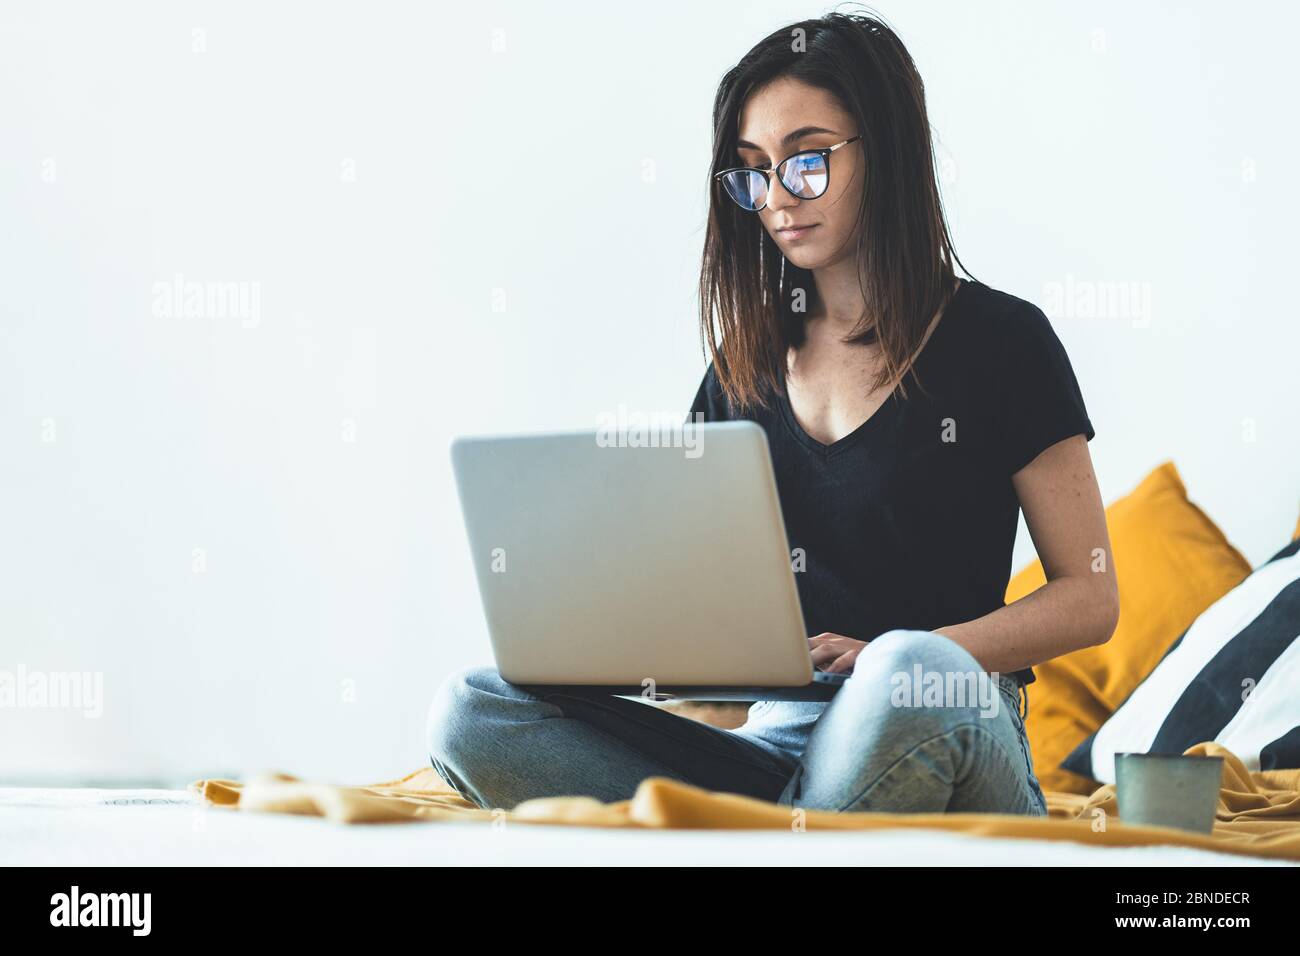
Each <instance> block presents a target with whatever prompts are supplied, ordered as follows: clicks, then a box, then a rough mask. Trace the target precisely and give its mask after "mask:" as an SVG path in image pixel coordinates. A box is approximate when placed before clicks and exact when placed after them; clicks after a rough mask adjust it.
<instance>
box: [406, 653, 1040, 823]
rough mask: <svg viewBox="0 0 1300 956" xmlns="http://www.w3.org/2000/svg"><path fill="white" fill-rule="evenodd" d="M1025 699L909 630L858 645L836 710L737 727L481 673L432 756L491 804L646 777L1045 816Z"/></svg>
mask: <svg viewBox="0 0 1300 956" xmlns="http://www.w3.org/2000/svg"><path fill="white" fill-rule="evenodd" d="M1020 691H1021V685H1020V682H1019V681H1018V680H1017V679H1015V678H1013V677H1010V676H1003V675H999V676H998V677H997V679H996V680H995V679H994V677H993V675H990V674H988V673H986V672H985V671H983V670H982V669H981V668H980V666H979V664H978V663H977V662H976V660H975V658H974V657H972V656H971V655H970V653H969V652H968V651H966V650H965V648H963V647H961V646H960V645H958V644H957V643H955V642H954V641H952V640H949V639H948V638H947V637H944V636H943V635H941V634H934V633H932V632H929V631H908V630H897V631H889V632H887V633H885V634H882V635H881V636H880V637H877V638H876V639H875V640H873V641H871V642H870V643H869V644H868V645H867V646H866V647H865V648H863V650H862V652H861V653H860V654H859V655H858V658H857V662H856V664H855V666H854V670H853V675H852V676H851V677H850V678H849V679H848V680H847V681H846V682H845V683H844V685H843V687H841V688H840V690H839V692H838V693H837V694H836V695H835V697H834V698H833V699H832V700H830V701H819V702H805V701H800V702H793V701H759V702H757V703H755V704H754V705H753V706H752V707H750V709H749V714H748V719H747V721H746V722H745V724H744V726H742V727H739V728H736V729H735V730H723V729H721V728H718V727H712V726H709V725H707V724H703V723H700V722H698V721H694V720H691V719H689V718H686V717H681V716H678V715H676V714H673V713H671V712H669V711H666V710H663V709H661V708H658V707H655V706H652V705H650V704H648V703H646V702H644V701H641V700H634V699H629V698H624V697H613V696H610V695H608V694H606V695H595V694H581V693H576V694H575V693H571V692H567V691H566V692H559V691H556V692H548V691H547V690H546V689H544V688H529V689H525V688H522V687H517V686H515V685H513V684H510V683H507V682H506V681H504V680H502V679H501V677H500V675H499V674H498V673H497V671H496V670H495V669H494V668H490V667H477V668H470V669H467V670H463V671H460V672H458V673H456V674H454V675H452V676H451V677H450V678H448V679H447V680H446V681H445V682H444V683H443V684H442V686H441V687H439V689H438V692H437V695H436V696H435V698H434V701H433V705H432V707H431V708H430V712H429V727H428V732H429V752H430V757H431V759H432V761H433V765H434V767H435V768H436V769H437V770H438V772H439V774H441V776H442V777H443V779H444V780H446V781H447V783H448V784H449V785H450V786H452V787H454V788H455V789H456V790H457V791H458V792H459V793H460V794H461V795H462V796H464V797H465V798H466V799H468V800H471V801H473V802H474V803H475V804H477V805H478V806H481V807H488V808H497V807H499V808H503V809H510V808H512V807H514V806H515V805H516V804H518V803H520V802H522V801H524V800H528V799H531V798H534V797H554V796H590V797H595V798H596V799H597V800H601V801H604V802H610V801H615V800H625V799H628V798H629V797H631V796H632V795H633V793H634V792H635V791H636V788H637V786H638V784H640V783H641V781H642V780H644V779H645V778H647V777H656V776H657V777H669V778H672V779H674V780H680V781H683V782H685V783H689V784H693V785H695V786H698V787H703V788H705V789H708V790H715V791H723V792H728V793H739V794H744V795H746V796H751V797H758V798H760V799H763V800H769V801H775V802H778V803H780V804H783V805H785V806H790V807H804V808H808V809H819V810H836V811H840V810H872V811H878V812H890V813H943V812H949V813H1014V814H1027V815H1030V816H1042V815H1045V814H1046V813H1047V808H1046V804H1045V803H1044V800H1043V791H1042V788H1041V787H1040V786H1039V783H1038V779H1037V777H1035V776H1034V768H1033V761H1032V759H1031V757H1030V754H1029V744H1028V741H1027V739H1026V737H1025V725H1024V718H1023V716H1022V714H1021V709H1020ZM1027 706H1028V700H1027V695H1026V709H1027ZM1025 716H1027V713H1026V715H1025Z"/></svg>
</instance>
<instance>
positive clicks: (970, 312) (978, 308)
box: [955, 280, 1052, 338]
mask: <svg viewBox="0 0 1300 956" xmlns="http://www.w3.org/2000/svg"><path fill="white" fill-rule="evenodd" d="M958 296H959V299H958V300H955V301H960V302H961V306H962V307H961V309H960V310H959V314H960V316H961V321H960V322H959V323H958V324H959V325H962V326H963V327H964V329H965V330H966V331H967V332H968V333H970V334H973V335H978V336H980V337H983V338H989V337H992V338H1005V337H1013V336H1024V335H1034V334H1041V333H1042V332H1043V330H1044V329H1046V330H1049V331H1050V330H1051V327H1052V323H1051V322H1050V321H1049V320H1048V318H1047V316H1046V314H1045V313H1044V312H1043V310H1042V309H1040V308H1039V307H1038V306H1036V305H1035V304H1034V303H1032V302H1030V301H1029V300H1028V299H1021V298H1019V297H1018V296H1014V295H1012V294H1011V293H1009V292H1002V291H1001V290H999V289H994V288H992V287H990V286H987V285H985V284H984V283H982V282H975V281H973V280H968V281H967V283H966V284H965V285H964V286H963V287H962V290H961V291H960V292H959V293H958Z"/></svg>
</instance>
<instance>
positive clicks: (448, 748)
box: [425, 667, 501, 765]
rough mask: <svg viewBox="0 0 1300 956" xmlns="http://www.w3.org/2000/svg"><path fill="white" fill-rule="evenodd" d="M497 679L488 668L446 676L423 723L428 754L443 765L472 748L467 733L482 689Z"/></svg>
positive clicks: (456, 762)
mask: <svg viewBox="0 0 1300 956" xmlns="http://www.w3.org/2000/svg"><path fill="white" fill-rule="evenodd" d="M500 681H501V677H500V675H499V674H497V672H496V669H495V668H492V667H466V668H462V669H461V670H458V671H455V672H454V673H452V674H451V675H449V676H448V677H447V678H446V679H445V680H444V681H443V682H442V683H441V684H439V685H438V689H437V691H436V692H435V693H434V695H433V703H431V704H430V705H429V717H428V722H427V724H426V730H425V733H426V743H427V746H428V748H429V755H430V756H431V757H432V758H433V759H434V760H435V761H436V762H439V763H442V764H443V765H459V764H460V763H461V762H462V760H463V758H465V757H466V756H467V755H468V754H469V752H470V750H471V749H472V747H471V744H470V738H471V733H470V730H471V728H472V727H473V725H474V723H475V721H476V719H477V718H478V716H480V713H479V711H481V708H482V701H483V698H484V695H485V692H488V691H489V689H490V687H491V686H492V685H493V684H494V683H497V682H500Z"/></svg>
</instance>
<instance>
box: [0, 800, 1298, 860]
mask: <svg viewBox="0 0 1300 956" xmlns="http://www.w3.org/2000/svg"><path fill="white" fill-rule="evenodd" d="M465 864H538V865H548V864H603V865H620V864H622V865H628V864H631V865H659V864H666V865H695V864H705V865H708V864H724V865H765V866H771V865H779V866H791V865H796V866H797V865H801V864H804V865H814V866H815V865H852V864H866V865H879V866H934V865H954V866H965V865H971V866H1006V865H1011V866H1040V865H1044V866H1115V865H1119V866H1198V865H1199V866H1205V865H1208V866H1267V865H1283V866H1287V865H1291V866H1296V865H1300V864H1288V863H1281V862H1278V861H1270V860H1258V859H1253V858H1250V857H1242V856H1234V855H1232V854H1226V853H1209V852H1205V851H1201V850H1193V849H1187V848H1184V847H1119V848H1100V847H1089V846H1084V845H1082V844H1076V843H1067V842H1061V841H1050V840H1019V839H1009V838H1005V837H998V838H993V837H981V836H969V835H966V834H960V833H950V832H947V831H944V830H898V831H874V832H858V833H852V832H835V833H827V832H824V831H823V832H810V833H793V832H785V831H779V832H778V831H670V830H654V831H650V830H606V829H600V828H595V827H554V826H538V825H529V824H522V823H519V824H506V825H505V826H499V827H496V828H493V827H490V826H485V825H484V824H481V823H427V824H420V823H415V824H377V825H369V826H353V825H339V824H334V823H329V822H327V821H324V820H320V819H314V818H310V817H291V816H285V815H281V814H259V813H241V812H238V811H232V810H229V809H220V808H212V807H207V806H205V805H204V804H203V803H202V801H200V800H199V799H198V798H197V797H196V796H194V795H192V794H190V793H187V792H186V791H184V790H100V789H87V788H82V789H44V788H0V865H3V866H21V865H44V866H229V865H247V866H261V865H326V866H328V865H416V866H428V865H465Z"/></svg>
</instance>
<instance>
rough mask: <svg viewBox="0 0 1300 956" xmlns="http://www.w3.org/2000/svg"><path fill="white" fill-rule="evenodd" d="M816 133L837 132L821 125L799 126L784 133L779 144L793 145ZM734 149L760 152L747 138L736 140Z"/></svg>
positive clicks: (760, 149)
mask: <svg viewBox="0 0 1300 956" xmlns="http://www.w3.org/2000/svg"><path fill="white" fill-rule="evenodd" d="M817 133H831V134H833V135H835V136H838V135H839V133H836V132H835V130H833V129H826V128H825V127H823V126H800V127H799V128H798V129H797V130H794V131H793V132H789V133H786V134H785V136H783V137H782V138H781V145H782V146H793V145H794V144H795V143H797V142H799V140H801V139H803V138H804V137H805V136H814V135H816V134H817ZM736 149H757V150H759V152H762V147H761V146H755V145H754V144H753V143H751V142H750V141H749V140H747V139H738V140H736Z"/></svg>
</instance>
